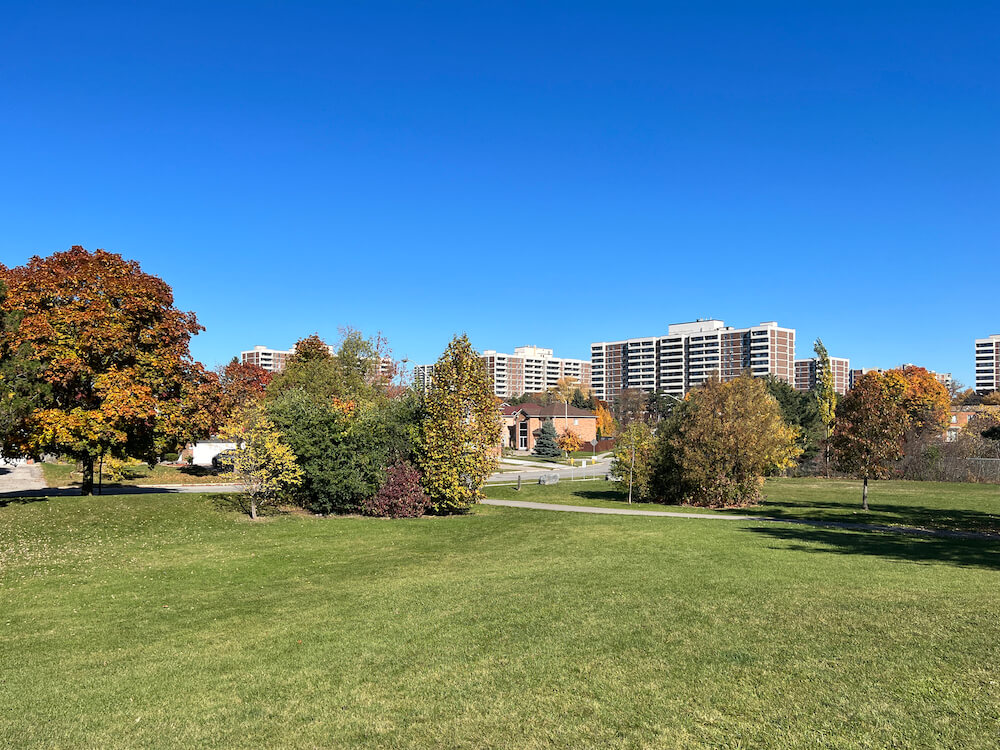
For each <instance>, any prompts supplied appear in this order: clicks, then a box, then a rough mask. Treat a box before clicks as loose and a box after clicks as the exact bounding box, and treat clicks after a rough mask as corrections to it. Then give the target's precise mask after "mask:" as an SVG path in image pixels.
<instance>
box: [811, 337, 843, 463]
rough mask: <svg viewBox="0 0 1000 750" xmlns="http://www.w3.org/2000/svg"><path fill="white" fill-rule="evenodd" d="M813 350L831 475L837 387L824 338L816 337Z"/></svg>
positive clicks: (820, 413) (825, 460)
mask: <svg viewBox="0 0 1000 750" xmlns="http://www.w3.org/2000/svg"><path fill="white" fill-rule="evenodd" d="M813 351H814V352H816V403H817V405H818V406H819V419H820V422H822V423H823V466H824V467H825V469H826V475H827V476H830V436H831V435H832V434H833V423H834V422H835V421H836V419H837V389H836V387H835V385H834V380H833V367H832V366H831V364H830V355H829V354H828V353H827V351H826V347H825V346H823V340H822V339H816V343H815V344H814V345H813Z"/></svg>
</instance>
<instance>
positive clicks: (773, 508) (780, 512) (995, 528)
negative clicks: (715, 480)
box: [740, 500, 1000, 534]
mask: <svg viewBox="0 0 1000 750" xmlns="http://www.w3.org/2000/svg"><path fill="white" fill-rule="evenodd" d="M740 512H741V513H746V514H748V515H758V516H771V517H774V518H789V519H793V518H794V519H807V520H816V521H844V522H850V523H871V524H887V525H897V526H914V527H917V528H922V529H948V530H952V531H976V532H985V533H989V534H1000V515H997V514H995V513H986V512H983V511H978V510H967V509H964V508H928V507H925V506H921V505H901V504H897V503H893V504H891V505H877V504H875V505H872V506H871V510H869V511H868V512H867V513H865V512H864V511H863V510H861V508H860V505H859V504H852V503H838V502H829V501H810V502H809V503H796V502H775V501H771V500H765V501H764V502H763V503H761V504H760V505H758V506H755V507H752V508H745V509H742V510H741V511H740Z"/></svg>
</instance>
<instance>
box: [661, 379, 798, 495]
mask: <svg viewBox="0 0 1000 750" xmlns="http://www.w3.org/2000/svg"><path fill="white" fill-rule="evenodd" d="M797 437H798V430H797V429H795V428H794V427H792V426H790V425H788V424H787V423H786V422H785V420H784V419H783V418H782V416H781V410H780V408H779V407H778V403H777V401H776V400H775V399H774V398H773V397H772V396H770V395H769V394H768V392H767V389H766V386H765V384H764V383H763V382H762V381H761V380H760V379H758V378H754V377H751V376H749V375H742V376H740V377H738V378H736V379H735V380H731V381H729V382H727V383H720V382H719V381H718V380H717V379H714V378H713V379H711V380H708V381H706V382H705V384H704V385H703V386H702V387H700V388H696V389H695V390H693V391H691V392H690V393H689V394H688V397H687V399H686V400H685V403H684V405H683V407H681V408H679V409H677V410H675V412H674V413H673V414H672V415H671V418H670V419H668V420H667V421H666V422H664V423H661V425H660V428H659V434H658V440H657V455H656V459H655V466H654V471H655V474H656V478H655V480H654V484H655V486H656V488H657V490H658V493H657V494H659V495H660V496H662V497H663V498H664V499H665V500H668V501H672V502H687V503H691V504H692V505H705V506H709V507H720V506H725V507H729V506H745V505H751V504H755V503H757V502H759V500H760V490H761V487H762V486H763V483H764V477H765V476H766V475H767V474H770V473H772V472H774V471H777V470H780V469H784V468H787V467H788V466H791V465H793V463H794V461H795V459H796V458H797V457H798V455H799V453H800V451H801V449H800V448H799V447H798V446H797V445H796V439H797Z"/></svg>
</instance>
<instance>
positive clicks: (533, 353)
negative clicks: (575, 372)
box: [480, 345, 586, 362]
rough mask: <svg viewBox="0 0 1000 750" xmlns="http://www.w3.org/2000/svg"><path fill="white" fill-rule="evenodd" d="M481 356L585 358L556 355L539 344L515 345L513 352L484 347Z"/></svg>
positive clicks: (572, 359) (571, 360) (574, 360)
mask: <svg viewBox="0 0 1000 750" xmlns="http://www.w3.org/2000/svg"><path fill="white" fill-rule="evenodd" d="M480 356H482V357H522V358H524V359H564V360H568V361H570V362H586V360H582V359H576V358H574V357H557V356H555V354H554V353H553V350H552V349H545V348H543V347H541V346H534V345H532V346H515V347H514V353H513V354H508V353H506V352H499V351H497V350H496V349H485V350H483V353H482V354H481V355H480Z"/></svg>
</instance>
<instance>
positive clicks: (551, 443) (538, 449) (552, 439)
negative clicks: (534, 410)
mask: <svg viewBox="0 0 1000 750" xmlns="http://www.w3.org/2000/svg"><path fill="white" fill-rule="evenodd" d="M556 437H557V436H556V427H555V425H554V424H552V420H551V419H546V420H545V421H544V422H542V429H541V431H540V433H539V435H538V440H536V441H535V449H534V450H533V451H532V453H534V454H535V455H536V456H561V455H562V450H561V449H560V448H559V444H558V443H557V442H556Z"/></svg>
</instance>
